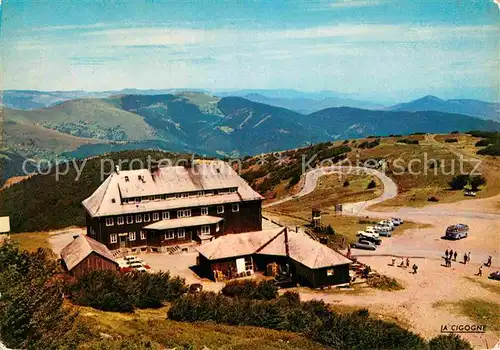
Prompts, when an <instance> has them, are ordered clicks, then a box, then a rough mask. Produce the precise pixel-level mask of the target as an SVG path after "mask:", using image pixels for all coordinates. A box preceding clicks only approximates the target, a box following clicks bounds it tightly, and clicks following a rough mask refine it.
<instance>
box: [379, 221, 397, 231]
mask: <svg viewBox="0 0 500 350" xmlns="http://www.w3.org/2000/svg"><path fill="white" fill-rule="evenodd" d="M379 224H380V225H385V226H389V227H390V228H391V230H394V223H393V222H392V221H390V220H382V221H380V222H379Z"/></svg>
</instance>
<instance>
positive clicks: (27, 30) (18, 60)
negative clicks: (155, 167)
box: [0, 0, 500, 101]
mask: <svg viewBox="0 0 500 350" xmlns="http://www.w3.org/2000/svg"><path fill="white" fill-rule="evenodd" d="M1 3H2V10H1V11H2V12H1V18H2V21H1V38H0V40H1V44H2V48H1V49H2V52H1V60H2V62H1V63H2V79H1V85H2V89H5V90H7V89H32V90H87V91H102V90H119V89H123V88H138V89H166V88H202V89H207V90H221V89H222V90H224V89H282V88H286V89H296V90H302V91H321V90H332V91H338V92H342V93H346V94H352V96H356V97H361V98H365V99H371V100H377V101H398V100H404V99H410V98H417V97H421V96H423V95H427V94H433V95H437V96H440V97H442V98H458V97H460V98H481V99H487V100H500V97H499V81H500V63H499V62H500V60H499V59H500V56H499V52H500V50H499V49H500V35H499V34H500V27H499V18H500V9H499V5H497V4H495V2H494V0H331V1H312V0H303V1H292V0H288V1H280V0H269V1H257V0H254V1H244V0H227V1H222V0H220V1H214V0H212V1H196V0H191V1H190V0H176V1H167V0H133V1H132V0H130V1H127V0H120V1H116V0H3V1H2V2H1Z"/></svg>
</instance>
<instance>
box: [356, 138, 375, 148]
mask: <svg viewBox="0 0 500 350" xmlns="http://www.w3.org/2000/svg"><path fill="white" fill-rule="evenodd" d="M378 145H380V139H376V140H373V141H363V142H361V143H360V144H358V148H375V147H377V146H378Z"/></svg>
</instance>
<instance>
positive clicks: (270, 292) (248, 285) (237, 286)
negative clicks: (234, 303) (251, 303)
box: [221, 280, 278, 300]
mask: <svg viewBox="0 0 500 350" xmlns="http://www.w3.org/2000/svg"><path fill="white" fill-rule="evenodd" d="M221 293H222V294H223V295H225V296H228V297H240V298H246V299H261V300H271V299H276V298H277V297H278V287H276V286H275V285H274V283H273V281H262V282H260V283H258V282H256V281H255V280H234V281H229V282H228V283H226V285H225V286H224V288H222V291H221Z"/></svg>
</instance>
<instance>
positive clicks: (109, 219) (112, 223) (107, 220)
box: [106, 218, 115, 226]
mask: <svg viewBox="0 0 500 350" xmlns="http://www.w3.org/2000/svg"><path fill="white" fill-rule="evenodd" d="M114 224H115V222H114V220H113V218H106V226H113V225H114Z"/></svg>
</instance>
